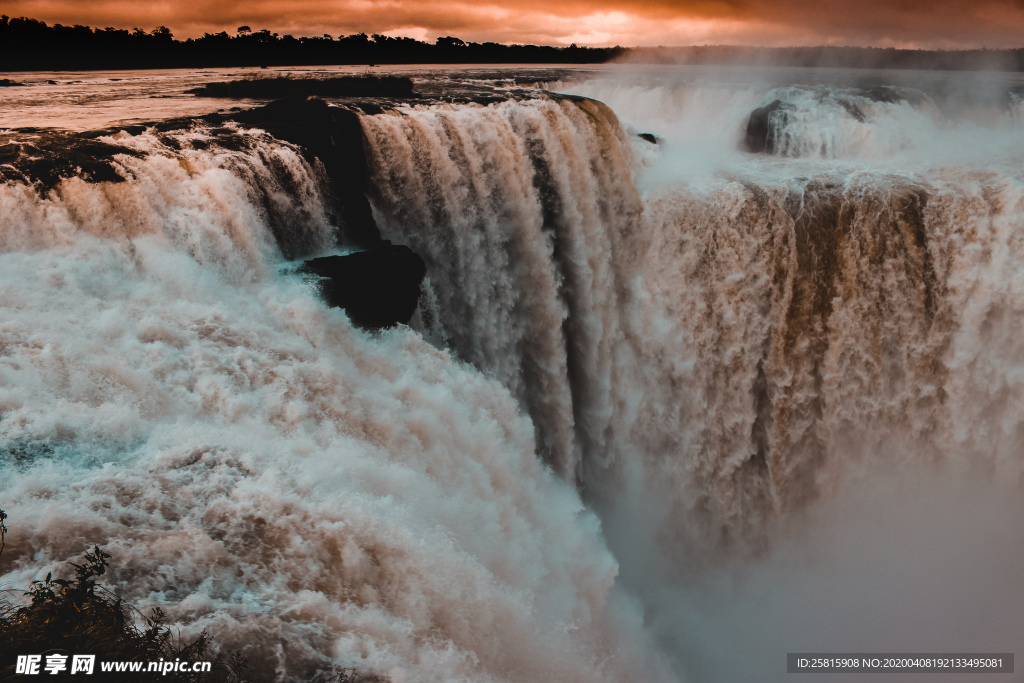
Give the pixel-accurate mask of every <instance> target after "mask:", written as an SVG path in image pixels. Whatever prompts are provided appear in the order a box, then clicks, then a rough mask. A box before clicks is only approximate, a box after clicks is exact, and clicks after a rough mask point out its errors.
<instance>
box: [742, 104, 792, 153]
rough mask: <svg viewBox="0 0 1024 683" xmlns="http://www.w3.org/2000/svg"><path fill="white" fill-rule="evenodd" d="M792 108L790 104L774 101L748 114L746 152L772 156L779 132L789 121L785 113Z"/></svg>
mask: <svg viewBox="0 0 1024 683" xmlns="http://www.w3.org/2000/svg"><path fill="white" fill-rule="evenodd" d="M792 108H793V105H791V104H788V103H786V102H783V101H782V100H775V101H774V102H772V103H771V104H768V105H766V106H764V107H758V108H757V109H755V110H754V111H752V112H750V118H749V119H748V120H747V137H746V142H747V151H748V152H754V153H755V154H759V153H767V154H774V153H775V151H776V148H777V146H778V140H779V137H780V132H781V130H782V129H783V128H785V126H786V123H787V121H788V120H789V114H788V113H787V112H788V111H789V110H791V109H792Z"/></svg>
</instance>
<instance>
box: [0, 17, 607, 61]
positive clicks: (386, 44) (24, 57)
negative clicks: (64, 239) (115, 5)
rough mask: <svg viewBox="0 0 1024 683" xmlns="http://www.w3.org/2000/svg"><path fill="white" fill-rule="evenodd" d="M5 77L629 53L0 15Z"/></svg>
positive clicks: (446, 39)
mask: <svg viewBox="0 0 1024 683" xmlns="http://www.w3.org/2000/svg"><path fill="white" fill-rule="evenodd" d="M0 45H3V46H4V49H3V50H2V51H0V72H3V71H42V70H51V69H52V70H60V71H63V70H69V69H125V68H131V69H150V68H175V67H188V68H206V67H237V66H297V65H303V64H306V65H308V64H321V65H323V64H371V65H372V64H474V63H477V64H500V63H510V64H513V63H514V64H547V63H556V64H590V63H599V62H605V61H608V60H609V59H611V58H613V57H615V56H618V55H619V54H621V53H622V52H623V50H622V48H588V47H577V46H576V45H571V46H569V47H550V46H540V45H501V44H498V43H470V42H466V41H463V40H461V39H460V38H456V37H454V36H445V37H442V38H438V40H437V42H436V43H426V42H422V41H419V40H413V39H412V38H392V37H390V36H385V35H379V34H378V35H373V36H367V35H366V34H365V33H357V34H354V35H350V36H339V37H338V38H336V39H335V38H332V37H331V36H329V35H323V36H312V37H300V38H296V37H295V36H290V35H283V36H280V35H278V34H277V33H272V32H271V31H269V30H267V29H262V30H260V31H253V30H252V29H251V28H250V27H248V26H239V27H238V30H237V33H236V34H235V35H234V36H232V35H229V34H228V33H227V32H226V31H221V32H220V33H207V34H205V35H203V37H202V38H195V39H193V38H189V39H188V40H176V39H175V38H174V36H173V35H172V34H171V32H170V31H169V30H168V29H167V28H165V27H163V26H161V27H159V28H157V29H155V30H153V31H149V32H148V33H147V32H146V31H144V30H142V29H140V28H136V29H133V30H131V31H129V30H126V29H114V28H109V27H108V28H102V29H101V28H95V29H94V28H90V27H88V26H80V25H75V26H64V25H62V24H54V25H53V26H49V25H47V24H46V23H45V22H42V21H39V20H37V19H28V18H25V17H17V18H11V17H7V16H0Z"/></svg>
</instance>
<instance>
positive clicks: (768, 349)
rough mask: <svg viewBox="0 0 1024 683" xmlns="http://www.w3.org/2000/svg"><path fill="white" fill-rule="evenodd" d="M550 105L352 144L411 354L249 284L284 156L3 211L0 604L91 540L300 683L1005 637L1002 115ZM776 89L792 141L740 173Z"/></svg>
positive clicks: (255, 277) (268, 250) (544, 670)
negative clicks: (425, 311) (409, 274)
mask: <svg viewBox="0 0 1024 683" xmlns="http://www.w3.org/2000/svg"><path fill="white" fill-rule="evenodd" d="M842 87H843V88H845V87H846V86H845V85H844V86H842ZM901 87H906V86H901ZM572 88H573V89H574V91H575V92H578V93H580V94H586V95H592V96H594V97H598V98H599V99H601V100H602V101H604V102H606V103H607V104H608V105H610V107H611V109H610V110H609V109H608V108H607V107H604V106H600V105H597V104H595V103H591V102H583V103H580V104H576V103H572V102H567V101H563V102H551V101H537V102H525V103H506V104H501V105H497V106H492V107H476V106H462V107H454V106H435V107H424V108H415V109H408V110H404V111H403V112H401V113H398V114H396V113H389V114H382V115H378V116H373V117H364V119H363V125H364V128H365V130H366V134H367V139H368V144H369V151H370V160H371V166H372V167H373V169H374V185H375V190H374V194H373V197H372V198H371V199H372V202H373V206H374V212H375V215H376V217H377V219H378V221H379V222H380V224H381V228H382V232H383V233H384V237H386V238H389V239H392V240H394V241H396V242H400V243H407V244H410V245H411V246H413V248H414V249H415V250H417V251H418V252H419V253H421V254H422V255H423V256H424V258H425V259H426V260H427V262H428V276H429V283H430V284H429V287H430V292H429V293H428V297H426V298H425V301H429V302H431V305H430V308H431V310H430V313H432V314H433V315H421V318H422V320H421V321H420V322H419V323H418V324H417V327H418V331H413V330H409V329H402V330H396V331H392V332H388V333H385V334H383V335H382V336H380V337H372V336H370V335H367V334H364V333H361V332H358V331H356V330H354V329H353V328H351V326H350V325H349V324H348V322H347V320H346V319H345V317H344V315H343V314H342V313H340V312H338V311H329V310H327V309H325V308H324V307H323V306H322V304H320V303H319V302H317V301H316V299H315V297H314V296H313V295H312V293H311V292H310V291H309V290H308V289H307V288H306V287H305V286H304V285H303V284H302V283H301V282H299V281H297V280H296V279H295V278H294V276H291V275H289V274H288V271H287V269H286V268H283V267H282V258H281V256H280V254H279V252H278V248H277V246H276V243H275V239H274V234H273V229H272V228H273V227H274V226H276V227H277V230H278V232H279V233H280V231H281V229H282V228H281V226H282V225H284V226H292V227H294V226H302V227H303V229H304V234H303V235H302V236H301V238H299V239H296V243H297V244H299V245H306V246H307V251H310V250H311V251H328V250H330V249H331V248H332V247H331V241H330V240H331V238H330V226H328V225H326V219H325V218H324V217H323V215H324V211H323V209H322V207H321V203H320V198H319V193H318V190H317V185H316V182H315V178H316V173H315V172H314V170H313V169H310V168H309V167H307V166H306V165H305V164H304V163H303V162H302V161H301V160H300V158H299V157H298V155H297V154H296V153H295V151H294V150H292V149H291V148H289V147H288V146H286V145H281V144H278V143H274V142H272V141H269V140H265V139H262V141H258V142H257V143H256V144H255V145H254V149H253V150H252V151H250V152H247V153H237V152H226V151H220V152H216V151H215V152H210V151H203V152H198V151H196V152H183V153H177V152H172V151H171V150H170V149H166V148H163V147H161V145H160V143H158V142H157V140H155V139H154V138H153V137H152V136H150V135H143V136H139V137H138V138H134V139H132V142H131V144H133V145H138V146H141V147H143V148H145V149H147V150H149V151H157V152H159V153H158V154H156V155H153V156H149V157H147V158H146V159H144V160H134V159H124V161H123V162H122V163H123V164H124V165H125V167H126V170H130V171H131V173H130V174H129V175H130V176H131V178H130V179H129V180H128V181H127V182H126V183H122V184H118V185H113V186H105V185H101V186H90V185H87V184H85V183H83V182H80V181H76V180H70V181H66V182H65V183H64V184H63V185H62V186H61V187H60V188H59V189H58V190H57V192H56V194H54V195H51V196H50V197H48V198H47V199H44V200H40V199H39V198H38V197H36V196H34V195H33V194H32V193H31V192H29V191H27V190H25V189H24V188H22V187H19V186H13V185H8V186H6V187H4V188H3V190H2V194H0V206H2V208H3V211H2V212H0V245H2V246H3V251H4V254H3V255H2V256H0V277H2V278H3V280H2V281H3V285H2V287H3V289H2V291H3V298H2V299H0V301H2V302H3V306H4V307H5V309H4V315H3V318H2V323H0V324H2V325H3V327H0V334H2V335H3V337H2V344H3V346H2V347H0V348H2V349H3V355H0V372H2V373H3V374H2V375H0V376H2V377H3V380H2V383H0V392H2V393H0V411H2V414H3V419H2V420H0V438H3V439H4V440H5V441H4V445H5V446H6V447H7V448H8V449H12V448H13V449H15V450H16V452H17V453H19V454H22V455H20V456H19V457H20V458H21V459H20V460H18V461H17V462H15V461H14V460H11V459H10V458H9V461H8V462H5V464H4V467H5V470H6V471H7V472H11V473H13V474H12V476H10V477H8V478H7V479H5V481H4V483H3V484H2V488H0V491H2V493H3V498H0V501H3V502H2V503H0V506H2V507H4V508H5V509H6V510H7V511H8V512H9V513H10V515H11V520H10V525H11V526H12V533H11V535H10V536H9V542H8V548H7V550H5V552H4V556H3V561H4V562H5V572H6V574H5V576H4V579H3V581H4V582H6V583H8V584H13V585H24V584H26V583H27V581H28V580H29V579H31V578H33V577H38V576H41V575H43V574H45V572H46V571H48V570H49V569H51V568H56V567H58V566H59V565H60V563H61V562H63V561H65V560H70V559H74V558H75V557H76V556H77V555H79V554H80V553H81V551H82V550H83V549H84V548H85V547H86V546H87V545H88V544H90V543H94V542H98V543H101V544H104V545H105V547H106V548H107V549H108V550H110V551H111V552H112V553H114V555H115V565H116V566H115V574H114V577H115V578H116V579H117V580H119V581H121V582H123V583H122V592H123V593H124V595H125V597H127V598H129V599H132V600H136V601H138V602H139V603H140V604H143V605H150V604H161V605H165V606H166V609H167V610H168V612H169V613H170V615H171V618H172V620H174V621H175V622H176V623H178V624H181V626H182V628H183V632H185V633H195V632H197V631H198V630H199V629H201V628H203V627H208V628H209V629H210V631H211V633H213V635H214V636H215V638H216V639H217V640H218V641H219V642H222V643H223V644H224V645H225V646H227V647H238V646H240V645H246V644H247V645H248V646H249V650H248V653H249V655H250V658H254V657H255V658H257V659H259V658H262V660H261V661H265V662H268V664H269V665H270V666H272V667H275V668H276V670H277V671H278V672H279V676H280V677H281V678H284V679H287V678H292V679H295V680H303V677H308V676H309V675H310V673H311V672H312V671H314V670H316V669H319V670H329V669H330V667H331V666H332V665H333V666H339V667H340V666H353V665H355V666H358V667H359V668H360V669H361V670H363V671H366V672H369V673H376V674H380V675H384V676H388V677H391V678H392V679H393V680H396V681H403V680H410V681H411V680H424V681H427V680H430V681H434V680H473V681H478V680H496V681H498V680H501V681H504V680H509V681H511V680H521V681H539V680H574V681H577V680H578V681H591V680H619V681H625V680H645V681H655V680H670V679H672V678H674V679H677V680H693V681H741V680H758V681H763V680H781V679H782V678H783V677H784V676H785V674H783V673H781V671H782V669H783V667H784V661H785V653H786V652H787V651H810V650H816V649H817V650H822V651H848V652H855V651H867V650H877V651H899V650H906V651H942V650H947V651H954V650H967V651H969V650H977V651H1012V650H1013V648H1014V647H1016V645H1017V644H1018V643H1019V642H1020V641H1021V637H1022V636H1024V623H1022V620H1021V616H1020V615H1021V614H1024V610H1021V609H1020V608H1021V604H1020V597H1019V596H1021V595H1022V594H1024V585H1022V583H1021V578H1020V573H1019V571H1016V569H1015V568H1018V567H1019V566H1020V564H1021V561H1022V560H1024V540H1022V538H1021V536H1020V534H1019V533H1017V532H1016V524H1015V520H1017V519H1020V514H1021V512H1024V511H1022V510H1021V501H1022V497H1021V490H1020V486H1021V484H1022V482H1024V479H1022V474H1024V471H1022V468H1021V454H1022V453H1024V426H1022V421H1024V342H1022V341H1021V335H1020V330H1021V322H1020V316H1021V314H1022V312H1024V303H1022V302H1024V237H1022V235H1024V233H1022V231H1021V228H1022V217H1024V212H1022V209H1024V197H1022V191H1024V178H1022V177H1021V175H1020V171H1019V169H1020V165H1019V160H1020V158H1021V150H1024V133H1022V128H1021V127H1020V126H1019V121H1018V119H1017V118H1016V116H1015V115H1014V113H1013V111H1012V110H1011V111H1009V112H1006V113H1004V112H1002V110H999V109H998V107H996V108H992V107H988V106H978V107H974V108H973V109H972V108H971V107H969V106H966V105H962V104H961V105H957V106H953V105H952V104H950V102H948V101H945V100H941V99H940V100H936V99H934V98H931V96H928V98H927V99H926V100H924V101H923V102H924V104H920V105H917V106H915V105H911V104H909V103H902V104H884V105H883V104H879V103H869V102H866V101H864V102H861V101H858V104H859V105H862V106H863V108H864V113H865V120H864V121H858V120H856V119H855V118H850V117H848V116H846V115H845V114H844V112H846V113H847V114H848V110H847V109H846V108H844V107H843V106H842V105H841V104H836V97H837V96H840V97H857V95H856V94H855V93H854V94H852V95H851V94H850V93H849V92H848V91H847V90H842V89H841V88H840V87H839V86H835V87H834V88H833V90H830V91H829V93H826V96H825V97H824V99H821V98H819V94H821V91H820V90H815V88H819V86H818V85H813V84H812V85H811V86H806V87H794V86H792V85H782V86H780V85H778V84H757V83H741V84H738V85H737V84H736V83H727V84H725V85H724V86H721V85H710V86H709V85H706V84H701V85H699V86H698V87H692V86H691V85H689V84H686V83H668V84H665V83H657V84H653V85H652V84H645V83H643V82H634V83H631V84H629V85H623V84H622V82H621V80H620V79H617V78H606V79H594V80H590V81H585V82H582V83H578V84H576V85H574V86H572ZM561 89H563V90H564V89H567V88H564V87H563V88H561ZM783 95H785V97H786V98H788V100H787V101H792V102H793V103H794V106H796V107H797V108H798V112H799V114H800V116H799V117H798V118H797V122H798V124H799V125H798V126H797V127H795V128H794V129H793V131H792V132H793V138H792V139H793V141H794V142H793V144H792V146H790V147H788V148H787V149H786V152H785V154H781V155H779V156H777V157H768V156H752V155H750V154H747V153H746V152H743V151H742V149H741V147H740V144H741V141H742V139H743V130H744V126H745V117H746V115H748V114H749V112H750V111H751V109H753V108H755V107H757V106H760V105H763V104H766V103H768V102H770V101H772V100H773V99H776V98H780V97H781V96H783ZM875 105H878V106H875ZM612 111H614V112H615V113H617V114H618V115H619V116H621V117H622V118H623V122H624V125H623V126H620V124H619V122H618V121H617V120H616V117H615V114H613V113H612ZM964 111H967V112H969V113H970V115H969V116H963V115H962V113H963V112H964ZM951 112H952V113H951ZM957 112H959V114H958V115H954V113H957ZM844 117H845V118H844ZM637 130H640V131H646V132H654V133H656V134H658V135H659V136H661V137H662V142H661V143H660V144H659V145H658V146H653V145H650V144H649V143H647V142H644V141H641V140H639V139H637V138H635V137H634V136H633V132H635V131H637ZM199 135H202V133H201V132H200V133H199ZM822 140H826V141H827V142H828V144H827V145H826V146H825V150H824V151H822V146H821V141H822ZM186 147H187V145H186ZM275 159H276V160H277V161H273V160H275ZM280 174H285V175H286V176H287V177H288V179H289V182H288V183H281V182H280V180H279V179H280V178H282V177H283V176H281V175H280ZM292 185H294V186H297V187H300V188H303V192H302V193H300V194H301V196H298V197H288V196H286V195H285V194H284V193H281V192H276V191H275V190H274V188H275V187H277V186H281V187H284V186H292ZM257 187H263V188H269V192H268V194H269V196H270V197H271V199H270V200H269V201H268V200H267V199H266V198H265V197H264V196H263V193H262V192H260V191H257V190H256V188H257ZM427 340H430V341H432V342H433V344H434V345H431V344H430V343H428V341H427ZM445 344H449V345H450V349H447V350H444V349H439V348H438V347H444V345H445ZM458 359H461V361H466V363H467V364H465V365H464V364H462V362H460V360H458ZM44 445H45V447H46V448H43V446H44ZM47 449H49V450H47ZM26 456H27V457H26ZM538 456H539V457H538ZM545 463H546V464H547V465H548V466H550V468H552V469H553V470H554V472H552V471H551V470H550V469H548V468H547V467H545ZM572 484H575V485H576V488H577V489H578V491H579V492H580V493H577V491H575V490H573V486H572ZM581 496H582V500H583V501H585V502H586V505H587V507H584V505H583V503H582V502H581ZM595 513H596V514H595ZM598 518H600V523H599V522H598ZM15 524H17V526H15ZM606 545H607V547H606ZM7 562H10V563H11V564H10V565H7V564H6V563H7ZM662 660H665V661H668V662H669V666H670V667H671V669H672V674H671V675H670V674H668V673H667V672H666V671H665V670H664V669H663V668H662V665H661V664H659V662H660V661H662ZM900 680H911V679H909V678H901V679H900Z"/></svg>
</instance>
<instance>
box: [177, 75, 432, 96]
mask: <svg viewBox="0 0 1024 683" xmlns="http://www.w3.org/2000/svg"><path fill="white" fill-rule="evenodd" d="M186 92H188V93H190V94H192V95H201V96H203V97H230V98H235V99H243V98H253V99H279V98H282V97H295V96H304V95H319V96H320V97H409V96H410V95H412V79H409V78H405V77H402V76H340V77H337V78H292V77H289V76H277V77H273V78H246V79H242V80H238V81H228V82H218V83H206V84H204V85H201V86H199V87H198V88H192V89H191V90H187V91H186Z"/></svg>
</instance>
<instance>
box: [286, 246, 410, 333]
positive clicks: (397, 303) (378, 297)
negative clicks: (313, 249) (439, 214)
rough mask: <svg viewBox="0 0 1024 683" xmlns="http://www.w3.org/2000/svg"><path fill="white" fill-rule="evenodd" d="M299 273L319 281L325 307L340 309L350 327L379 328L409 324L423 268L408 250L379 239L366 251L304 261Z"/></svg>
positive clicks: (405, 247)
mask: <svg viewBox="0 0 1024 683" xmlns="http://www.w3.org/2000/svg"><path fill="white" fill-rule="evenodd" d="M300 272H304V273H310V274H313V275H318V276H320V277H321V278H323V280H322V281H321V283H320V291H321V294H322V296H323V297H324V299H325V300H326V302H327V304H328V305H330V306H335V307H337V308H343V309H345V312H346V313H348V317H349V319H350V320H351V321H352V322H353V324H355V325H357V326H358V327H361V328H363V329H368V330H379V329H384V328H388V327H393V326H394V325H397V324H398V323H408V322H409V320H410V319H411V318H412V315H413V313H414V312H415V311H416V305H417V304H418V303H419V299H420V283H422V282H423V276H424V275H426V272H427V268H426V266H425V265H424V263H423V259H422V258H420V257H419V255H418V254H417V253H416V252H414V251H413V250H412V249H410V248H409V247H407V246H404V245H392V244H391V243H390V242H387V241H384V242H383V243H382V245H381V246H378V247H374V248H373V249H368V250H367V251H359V252H356V253H354V254H347V255H345V256H324V257H322V258H315V259H310V260H308V261H306V262H305V263H304V264H303V265H302V268H301V269H300Z"/></svg>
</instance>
